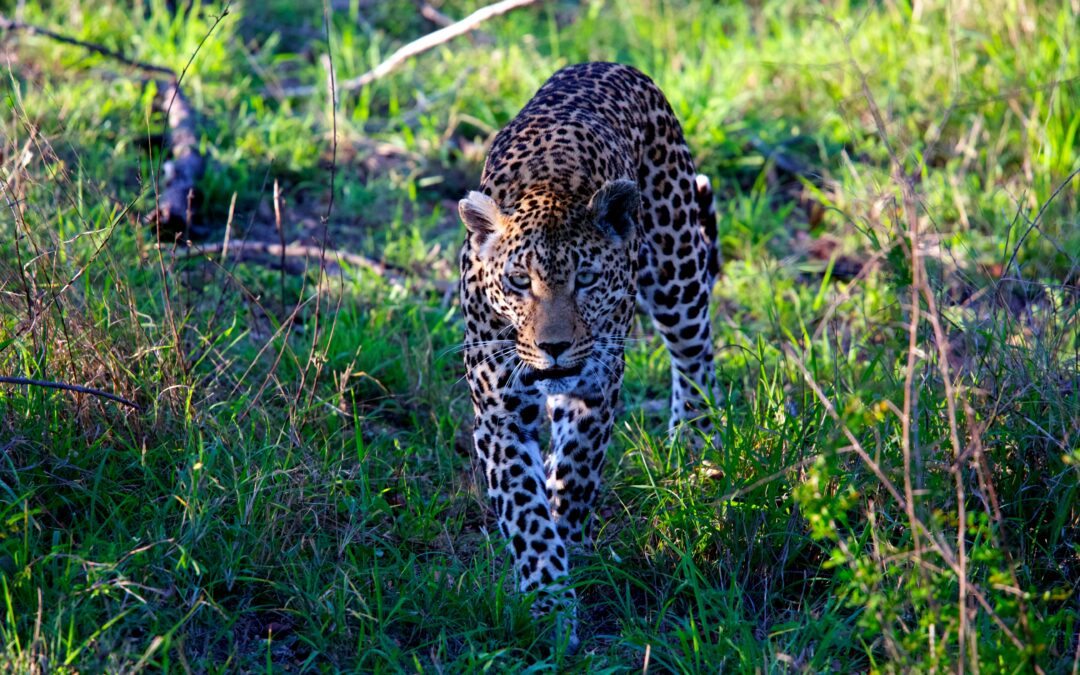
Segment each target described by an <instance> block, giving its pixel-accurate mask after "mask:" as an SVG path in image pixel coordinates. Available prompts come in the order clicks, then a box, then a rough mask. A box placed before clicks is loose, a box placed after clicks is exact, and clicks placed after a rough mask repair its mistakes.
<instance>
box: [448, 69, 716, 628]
mask: <svg viewBox="0 0 1080 675" xmlns="http://www.w3.org/2000/svg"><path fill="white" fill-rule="evenodd" d="M459 210H460V213H461V218H462V220H463V221H464V223H465V225H466V228H467V236H466V240H465V243H464V245H463V246H462V250H461V289H460V290H461V304H462V308H463V311H464V315H465V350H464V353H465V364H466V367H467V369H468V375H467V378H468V382H469V386H470V388H471V391H472V401H473V406H474V409H475V413H476V419H475V431H474V443H475V447H476V453H477V456H478V458H479V462H480V465H481V466H482V468H483V471H484V475H485V477H486V479H487V488H488V494H489V496H490V498H491V501H492V503H493V506H494V509H495V513H496V516H497V518H498V521H499V528H500V530H501V531H502V534H503V536H504V537H505V538H506V540H507V541H508V542H509V545H510V546H509V548H510V551H511V552H512V555H513V558H514V563H515V568H516V570H517V573H518V577H519V580H520V587H521V589H522V590H523V591H525V592H532V591H539V592H540V594H541V599H540V600H539V601H538V603H537V605H536V606H535V609H536V611H538V612H545V611H550V610H552V609H556V608H562V607H566V608H567V611H569V612H570V613H572V612H573V609H572V606H573V599H574V595H573V590H572V589H569V588H566V586H565V582H566V576H567V547H568V545H569V544H572V543H577V542H581V541H582V539H583V525H584V524H585V521H586V519H587V517H588V515H589V513H590V509H591V507H592V504H593V502H594V500H595V499H596V495H597V491H598V489H599V487H600V473H601V470H602V468H603V465H604V451H605V448H606V446H607V444H608V441H609V440H610V438H611V429H612V423H613V419H614V411H615V407H616V403H617V400H618V395H619V387H620V385H621V382H622V374H623V345H624V342H625V339H626V336H627V332H628V331H629V329H630V325H631V321H632V320H633V316H634V310H635V305H636V304H640V305H641V306H642V307H643V308H644V309H645V310H646V311H647V312H648V313H649V314H650V315H651V316H652V318H653V320H654V322H655V324H656V327H657V328H658V330H659V331H660V334H661V335H662V336H663V339H664V341H665V343H666V345H667V348H668V350H669V352H670V354H671V362H672V399H671V425H672V427H673V428H674V427H676V426H678V425H679V424H680V423H682V422H685V421H688V420H696V421H697V423H698V424H699V425H700V426H703V427H707V422H703V421H702V420H701V418H700V411H701V407H702V395H701V394H702V393H703V392H704V393H708V392H712V391H713V389H714V385H715V374H714V372H715V371H714V368H713V345H712V332H711V324H710V320H709V292H710V289H711V287H712V281H713V279H714V277H715V275H716V273H717V272H718V270H719V262H718V258H717V256H716V250H715V239H716V218H715V213H714V211H713V196H712V189H711V187H710V185H709V181H708V179H707V178H705V177H704V176H698V175H696V174H695V170H694V163H693V160H692V159H691V156H690V150H689V148H687V146H686V141H685V140H684V139H683V134H682V129H681V127H680V126H679V123H678V121H677V120H676V119H675V115H674V113H673V112H672V110H671V107H670V106H669V105H668V103H667V101H666V100H665V98H664V95H663V94H662V93H661V91H660V90H659V89H658V88H657V86H656V85H655V84H654V83H653V82H652V81H651V80H650V79H649V78H648V77H646V76H645V75H643V74H642V73H640V72H639V71H637V70H635V69H633V68H630V67H628V66H623V65H618V64H612V63H588V64H582V65H577V66H571V67H568V68H565V69H563V70H560V71H559V72H557V73H556V74H555V75H554V76H553V77H552V78H551V79H550V80H548V82H547V83H546V84H545V85H544V86H543V87H541V88H540V90H539V91H538V92H537V93H536V95H535V96H534V97H533V99H532V100H531V101H529V103H528V104H527V105H526V106H525V108H524V109H523V110H522V111H521V112H520V113H519V114H518V116H517V117H516V118H514V120H513V121H511V122H510V123H509V124H508V125H507V126H506V128H504V129H503V130H502V131H501V132H500V133H499V134H498V135H497V136H496V137H495V141H494V143H493V144H492V146H491V150H490V152H489V154H488V158H487V163H486V164H485V166H484V172H483V176H482V177H481V181H480V187H479V190H478V191H475V192H471V193H469V195H468V196H467V197H466V198H465V199H462V200H461V202H460V205H459ZM545 409H546V413H547V415H546V416H547V417H549V418H550V420H551V447H550V450H549V452H548V454H547V456H546V458H544V457H542V456H541V449H540V445H539V438H540V424H541V422H542V417H545V415H544V414H543V413H544V412H545ZM570 623H571V625H572V619H571V622H570Z"/></svg>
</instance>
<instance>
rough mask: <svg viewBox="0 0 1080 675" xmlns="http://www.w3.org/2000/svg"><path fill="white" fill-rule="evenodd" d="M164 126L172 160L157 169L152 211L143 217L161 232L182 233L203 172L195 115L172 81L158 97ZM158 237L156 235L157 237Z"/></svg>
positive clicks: (188, 218)
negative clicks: (158, 174)
mask: <svg viewBox="0 0 1080 675" xmlns="http://www.w3.org/2000/svg"><path fill="white" fill-rule="evenodd" d="M159 100H160V101H161V102H162V104H163V105H162V106H161V107H162V110H164V112H165V116H166V121H167V124H168V129H169V132H168V141H167V143H168V145H169V146H170V150H171V154H172V159H169V160H166V161H165V162H164V163H163V164H162V166H161V174H160V176H159V178H158V180H157V181H156V185H155V187H156V189H157V194H156V196H155V204H154V210H153V211H151V212H150V213H149V214H147V216H146V220H147V222H149V223H152V224H155V225H157V226H158V227H159V228H160V231H164V232H172V233H177V232H186V231H188V230H189V229H190V227H191V213H192V210H193V209H194V207H195V206H196V205H197V204H198V190H197V188H198V183H199V179H200V178H202V176H203V173H204V172H205V170H206V165H205V162H204V161H203V156H202V154H201V153H200V152H199V132H198V126H197V124H196V122H197V119H198V118H197V115H196V114H195V110H194V109H193V108H192V107H191V103H190V102H189V101H188V99H187V97H186V96H184V92H183V90H182V89H181V88H180V85H179V83H177V82H176V81H175V80H174V81H172V82H169V83H167V84H166V85H165V88H164V89H163V91H162V94H161V95H160V97H159ZM159 236H160V235H159Z"/></svg>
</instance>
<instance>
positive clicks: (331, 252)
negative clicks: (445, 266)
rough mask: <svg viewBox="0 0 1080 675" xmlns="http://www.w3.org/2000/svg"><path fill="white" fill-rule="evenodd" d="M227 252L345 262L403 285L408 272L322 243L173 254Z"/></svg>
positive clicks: (237, 244)
mask: <svg viewBox="0 0 1080 675" xmlns="http://www.w3.org/2000/svg"><path fill="white" fill-rule="evenodd" d="M225 254H228V255H235V256H238V257H241V258H243V257H245V256H247V257H250V256H252V255H264V256H269V257H272V258H275V259H278V260H284V259H285V258H316V259H319V260H326V261H329V262H337V263H345V264H347V265H351V266H353V267H359V268H360V269H365V270H368V271H369V272H373V273H375V274H377V275H379V276H380V277H383V278H384V279H388V280H389V281H391V282H393V283H397V284H404V281H405V279H406V277H407V272H406V271H405V270H402V269H400V268H397V267H394V266H392V265H388V264H386V263H384V262H382V261H380V260H374V259H372V258H369V257H367V256H365V255H361V254H359V253H351V252H349V251H342V250H339V249H329V248H324V247H323V246H314V245H308V244H287V245H285V246H282V245H281V244H274V243H271V242H266V241H253V240H247V239H233V240H232V241H230V242H228V244H227V245H226V243H225V242H214V243H208V244H194V245H192V246H189V247H188V248H186V249H183V250H178V251H176V252H175V253H174V254H173V255H174V256H175V257H176V258H178V259H184V258H194V257H198V256H206V257H210V256H217V255H220V256H222V257H224V255H225ZM422 281H423V283H425V284H427V285H430V286H432V287H433V288H435V290H437V291H438V292H440V293H447V292H450V291H453V290H454V286H453V284H451V283H449V282H445V281H436V280H433V279H423V280H422Z"/></svg>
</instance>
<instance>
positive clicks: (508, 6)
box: [285, 0, 539, 96]
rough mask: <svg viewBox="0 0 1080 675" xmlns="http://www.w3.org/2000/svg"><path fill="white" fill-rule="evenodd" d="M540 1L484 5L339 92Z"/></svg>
mask: <svg viewBox="0 0 1080 675" xmlns="http://www.w3.org/2000/svg"><path fill="white" fill-rule="evenodd" d="M538 1H539V0H501V2H496V3H493V4H490V5H488V6H487V7H481V8H480V9H478V10H476V11H475V12H473V13H472V14H470V15H469V16H467V17H465V18H464V19H462V20H460V21H456V22H454V23H451V24H450V25H448V26H445V27H443V28H440V29H439V30H437V31H435V32H434V33H428V34H427V35H425V36H424V37H422V38H420V39H418V40H414V41H412V42H410V43H409V44H407V45H405V46H403V47H401V48H400V49H398V50H397V51H396V52H394V53H393V54H391V55H390V57H389V58H387V59H386V60H385V61H383V62H382V63H380V64H379V65H377V66H375V67H374V68H372V69H371V70H369V71H368V72H366V73H364V74H363V75H360V76H358V77H354V78H352V79H351V80H346V81H345V82H342V83H341V84H340V85H338V91H354V90H356V89H362V88H364V87H366V86H367V85H369V84H371V83H372V82H374V81H375V80H378V79H380V78H382V77H385V76H386V75H388V74H390V73H391V72H393V71H395V70H397V69H398V68H399V67H401V65H402V64H403V63H405V62H406V61H408V60H409V59H410V58H412V57H414V56H416V55H418V54H422V53H424V52H426V51H428V50H429V49H432V48H434V47H438V46H439V45H441V44H443V43H444V42H449V41H450V40H453V39H454V38H456V37H458V36H461V35H464V34H466V33H468V32H470V31H472V30H473V29H475V28H476V27H477V26H479V25H480V24H482V23H484V22H485V21H487V20H488V19H491V18H494V17H496V16H499V15H500V14H505V13H507V12H509V11H510V10H513V9H518V8H519V7H525V6H527V5H532V4H535V3H536V2H538ZM317 91H319V87H313V86H307V87H291V88H287V89H285V94H286V95H287V96H310V95H312V94H314V93H316V92H317Z"/></svg>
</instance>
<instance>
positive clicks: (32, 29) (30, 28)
mask: <svg viewBox="0 0 1080 675" xmlns="http://www.w3.org/2000/svg"><path fill="white" fill-rule="evenodd" d="M0 30H9V31H12V32H23V33H28V34H30V35H40V36H42V37H47V38H50V39H52V40H55V41H57V42H63V43H64V44H69V45H75V46H76V47H82V48H83V49H86V50H89V51H92V52H94V53H95V54H101V55H102V56H105V57H108V58H110V59H112V60H113V61H119V62H120V63H123V64H124V65H127V66H131V67H132V68H138V69H139V70H145V71H146V72H148V73H158V74H159V75H167V76H169V77H171V78H173V79H176V73H175V72H173V70H172V69H171V68H166V67H165V66H159V65H155V64H153V63H146V62H145V61H137V60H135V59H133V58H130V57H128V56H125V55H124V54H122V53H120V52H118V51H115V50H113V49H109V48H108V47H104V46H102V45H99V44H95V43H93V42H86V41H85V40H79V39H76V38H73V37H68V36H67V35H62V34H60V33H56V32H54V31H51V30H49V29H48V28H42V27H41V26H35V25H34V24H30V23H24V22H22V21H13V20H11V19H8V18H7V17H5V16H4V15H2V14H0Z"/></svg>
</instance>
